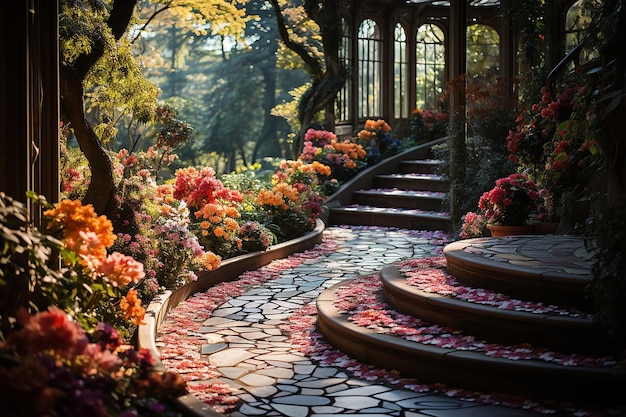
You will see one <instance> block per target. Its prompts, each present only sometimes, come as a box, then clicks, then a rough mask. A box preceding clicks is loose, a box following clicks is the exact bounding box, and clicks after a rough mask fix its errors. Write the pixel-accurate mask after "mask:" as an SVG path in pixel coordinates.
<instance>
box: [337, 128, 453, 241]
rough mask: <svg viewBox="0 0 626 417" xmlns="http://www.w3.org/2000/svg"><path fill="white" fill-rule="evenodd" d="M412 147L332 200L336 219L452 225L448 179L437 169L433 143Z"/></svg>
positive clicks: (378, 223)
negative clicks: (448, 210)
mask: <svg viewBox="0 0 626 417" xmlns="http://www.w3.org/2000/svg"><path fill="white" fill-rule="evenodd" d="M440 142H441V140H439V141H435V142H430V143H427V144H424V145H422V146H419V147H416V148H414V149H410V150H408V151H406V152H404V153H401V154H399V155H396V156H395V157H393V158H389V159H388V160H385V161H383V162H382V163H380V164H378V165H376V166H375V167H372V168H370V169H368V170H366V171H365V172H363V173H361V174H360V175H359V177H358V178H357V179H355V180H353V181H351V182H348V184H346V185H344V186H343V187H342V189H341V190H340V191H339V192H338V193H336V195H333V196H332V197H331V198H330V199H329V201H328V202H327V204H326V205H327V207H328V208H329V210H328V213H327V219H326V223H327V224H330V225H339V224H346V225H367V226H386V227H398V228H405V229H416V230H444V231H448V232H451V231H452V227H453V226H452V219H451V217H450V216H449V215H448V213H446V212H444V211H443V209H442V203H443V199H444V196H445V193H446V191H447V190H448V184H447V182H446V181H445V180H444V179H443V178H442V177H441V176H439V175H437V167H438V165H439V161H437V160H434V159H432V154H431V146H432V145H433V144H435V143H440Z"/></svg>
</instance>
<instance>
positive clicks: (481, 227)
mask: <svg viewBox="0 0 626 417" xmlns="http://www.w3.org/2000/svg"><path fill="white" fill-rule="evenodd" d="M462 220H463V224H462V225H461V231H460V232H459V237H460V238H461V239H470V238H474V237H481V236H484V235H485V234H486V230H487V219H486V218H485V216H484V215H483V214H481V213H474V212H472V211H470V212H468V213H466V214H465V215H464V216H463V219H462Z"/></svg>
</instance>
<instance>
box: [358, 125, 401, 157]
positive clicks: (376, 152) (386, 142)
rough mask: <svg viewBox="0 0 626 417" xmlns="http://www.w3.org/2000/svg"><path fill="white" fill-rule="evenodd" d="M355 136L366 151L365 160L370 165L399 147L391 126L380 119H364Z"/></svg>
mask: <svg viewBox="0 0 626 417" xmlns="http://www.w3.org/2000/svg"><path fill="white" fill-rule="evenodd" d="M357 138H358V142H359V143H360V144H361V146H363V148H364V149H366V151H367V161H368V164H370V165H371V164H373V163H376V162H378V161H380V159H381V158H383V157H384V156H387V155H391V154H394V153H396V152H397V151H398V150H399V149H400V140H399V139H397V138H396V137H395V136H394V135H393V132H392V129H391V126H389V124H388V123H387V122H386V121H384V120H382V119H378V120H366V121H365V125H364V126H363V129H361V130H360V131H359V133H358V134H357Z"/></svg>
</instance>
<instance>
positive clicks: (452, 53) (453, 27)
mask: <svg viewBox="0 0 626 417" xmlns="http://www.w3.org/2000/svg"><path fill="white" fill-rule="evenodd" d="M448 37H449V40H448V68H449V70H448V71H449V73H448V79H449V81H452V82H453V83H454V88H452V89H451V91H450V129H449V130H450V132H449V139H448V146H449V151H450V215H451V216H452V221H453V225H454V229H455V230H456V229H458V227H459V226H460V224H459V223H460V219H461V216H462V214H463V213H460V208H459V202H460V201H462V199H463V189H462V187H461V184H463V182H464V178H465V160H466V156H465V138H466V135H467V133H466V130H467V124H466V116H465V81H464V78H463V77H462V76H464V75H465V73H466V60H467V53H466V45H467V40H466V38H467V2H466V1H464V0H463V1H451V2H450V29H449V35H448Z"/></svg>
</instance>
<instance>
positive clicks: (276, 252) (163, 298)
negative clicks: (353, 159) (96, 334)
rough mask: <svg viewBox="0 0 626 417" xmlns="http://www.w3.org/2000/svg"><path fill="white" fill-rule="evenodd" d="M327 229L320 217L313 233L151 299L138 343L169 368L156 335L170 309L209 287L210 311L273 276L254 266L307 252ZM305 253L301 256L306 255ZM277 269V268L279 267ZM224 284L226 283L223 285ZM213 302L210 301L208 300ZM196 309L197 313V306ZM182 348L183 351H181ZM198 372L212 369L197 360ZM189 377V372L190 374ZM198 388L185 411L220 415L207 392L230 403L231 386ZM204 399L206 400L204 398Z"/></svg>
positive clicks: (184, 402)
mask: <svg viewBox="0 0 626 417" xmlns="http://www.w3.org/2000/svg"><path fill="white" fill-rule="evenodd" d="M323 230H324V224H323V223H322V221H320V220H318V221H317V227H316V228H315V230H314V231H312V232H311V233H308V234H307V235H305V236H303V237H301V238H299V239H294V240H291V241H289V242H285V243H282V244H279V245H276V246H274V247H272V248H270V249H269V250H267V251H264V252H256V253H251V254H247V255H242V256H238V257H235V258H231V259H228V260H226V261H224V262H223V263H222V264H221V266H220V268H219V269H218V270H216V271H208V272H204V273H202V274H199V276H198V280H197V281H196V282H194V283H191V284H188V285H186V286H184V287H181V288H179V289H178V290H176V291H174V292H172V291H168V292H166V293H164V294H162V295H160V296H158V297H156V298H155V299H154V300H153V301H152V303H151V304H150V305H149V306H148V309H147V311H146V318H145V322H144V324H142V325H141V326H139V328H138V332H137V335H138V345H139V346H140V347H142V348H145V349H148V350H149V351H151V352H152V354H153V356H154V357H155V358H157V363H158V365H157V366H158V367H159V368H161V369H163V370H164V369H166V367H165V366H164V365H163V363H162V362H161V360H160V357H159V350H158V348H157V347H156V344H155V339H156V333H157V330H158V329H159V327H160V325H161V323H162V322H163V320H164V318H165V316H166V315H167V313H168V312H169V311H170V310H172V309H173V308H174V307H176V306H177V305H178V304H179V303H181V302H183V301H186V300H187V299H188V298H189V297H190V296H191V295H193V294H197V293H202V292H204V291H207V290H209V289H210V292H209V293H207V294H204V295H203V297H201V298H202V309H203V311H205V312H206V314H210V311H211V308H208V305H213V306H214V307H215V306H218V305H219V304H221V303H222V302H224V301H225V300H226V299H227V298H230V297H232V296H234V295H236V294H237V293H240V292H242V291H244V290H245V289H247V288H250V287H251V286H253V285H258V284H259V283H261V282H263V281H264V280H267V279H270V278H271V277H272V275H271V274H261V275H259V274H255V272H254V271H255V270H256V269H257V268H259V267H261V266H263V265H267V264H269V263H270V262H271V261H273V260H277V259H283V258H286V257H287V256H288V255H291V254H293V253H296V252H304V251H305V250H306V249H310V248H312V247H313V246H314V245H316V244H318V243H320V242H321V239H322V232H323ZM304 256H305V255H302V256H301V258H302V259H304ZM245 271H251V272H248V273H247V277H245V278H244V279H240V280H239V281H238V283H237V284H236V285H229V286H228V289H227V290H224V289H223V288H220V286H219V285H216V284H219V283H225V282H227V281H230V280H232V279H234V278H235V277H238V276H240V275H241V274H243V273H244V272H245ZM277 271H278V269H277ZM222 287H223V286H222ZM209 299H210V302H209V303H207V300H209ZM193 310H194V312H196V313H197V311H196V310H195V309H193ZM179 318H180V320H177V323H178V324H179V325H180V326H181V327H182V328H184V329H186V328H187V327H186V326H185V325H184V322H185V318H184V317H179ZM182 353H183V352H181V354H182ZM194 369H195V372H201V373H202V374H203V375H204V376H205V377H206V375H207V372H210V369H208V368H207V369H204V370H198V363H195V364H194ZM187 377H189V375H187ZM194 388H195V389H196V390H198V389H200V391H198V392H196V393H195V394H196V395H195V396H194V395H191V394H189V395H185V396H182V397H180V398H179V399H178V401H177V404H178V406H179V407H180V408H181V409H182V410H184V411H186V413H188V414H190V413H194V414H193V415H196V416H207V417H210V416H217V415H220V414H219V413H217V412H216V411H215V410H214V409H213V408H211V407H209V406H208V405H207V404H208V403H211V400H209V399H208V398H207V397H206V395H207V394H206V393H207V392H209V393H210V394H209V395H212V396H213V397H214V398H213V403H214V405H216V406H217V409H218V410H219V409H220V404H227V403H228V402H229V398H230V396H229V393H230V390H220V389H219V388H220V387H218V386H212V387H205V386H203V387H198V386H196V387H194ZM203 400H204V401H203Z"/></svg>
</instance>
